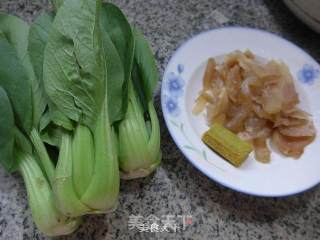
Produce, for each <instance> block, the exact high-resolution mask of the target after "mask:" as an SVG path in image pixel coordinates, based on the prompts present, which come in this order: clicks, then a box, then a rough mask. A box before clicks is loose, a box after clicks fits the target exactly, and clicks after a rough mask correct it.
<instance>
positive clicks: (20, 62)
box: [0, 14, 80, 236]
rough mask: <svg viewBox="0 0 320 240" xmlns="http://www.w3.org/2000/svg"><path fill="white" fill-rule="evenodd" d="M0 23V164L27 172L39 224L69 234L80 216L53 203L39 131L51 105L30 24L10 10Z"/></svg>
mask: <svg viewBox="0 0 320 240" xmlns="http://www.w3.org/2000/svg"><path fill="white" fill-rule="evenodd" d="M0 22H1V23H0V30H1V32H0V51H1V55H0V98H1V99H0V102H1V103H0V112H1V113H2V114H5V115H3V117H0V124H1V126H0V134H1V135H0V139H1V140H0V155H1V156H3V157H4V158H3V159H1V161H0V163H1V164H2V165H3V166H4V167H5V169H6V170H8V171H15V170H18V171H19V173H20V174H21V175H22V176H23V179H24V181H25V185H26V188H27V192H28V198H29V204H30V207H31V210H32V216H33V219H34V221H35V223H36V225H37V227H38V228H39V229H40V230H41V231H43V232H44V233H45V234H46V235H48V236H57V235H64V234H69V233H71V232H73V231H74V230H75V229H76V228H77V227H78V226H79V223H80V219H74V218H67V217H65V216H63V215H62V214H61V213H60V212H59V211H58V209H57V208H56V206H55V204H54V198H53V193H52V189H51V185H52V182H53V174H54V165H53V163H52V161H51V159H50V157H49V155H48V153H47V150H46V148H45V146H44V144H43V142H42V140H41V138H40V136H39V134H38V126H39V125H40V124H39V121H40V117H41V114H42V111H43V109H44V107H45V105H46V103H45V102H44V99H43V98H42V97H41V96H43V95H44V94H43V93H41V91H42V90H41V89H40V88H38V87H37V86H38V84H39V82H38V79H37V78H36V77H35V74H34V71H33V66H32V64H31V61H30V58H29V54H28V51H27V46H28V36H29V35H28V33H29V26H28V25H27V23H25V22H23V21H22V20H20V19H18V18H16V17H13V16H9V15H5V14H0ZM4 141H6V143H5V144H4Z"/></svg>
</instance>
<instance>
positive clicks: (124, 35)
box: [101, 3, 134, 120]
mask: <svg viewBox="0 0 320 240" xmlns="http://www.w3.org/2000/svg"><path fill="white" fill-rule="evenodd" d="M101 26H102V29H103V30H104V31H106V32H107V34H108V36H109V37H110V39H111V41H112V42H113V44H114V46H115V48H116V50H117V51H118V55H119V56H120V59H121V61H122V65H123V70H124V83H123V85H122V107H121V111H122V112H121V113H120V115H119V116H121V117H123V116H124V114H125V112H126V110H127V105H128V81H129V79H130V78H131V69H132V61H133V56H134V38H133V35H132V29H131V26H130V24H129V23H128V21H127V18H126V17H125V15H124V14H123V13H122V11H121V10H120V9H119V8H118V7H117V6H116V5H114V4H112V3H105V4H103V5H102V10H101ZM107 63H108V60H107ZM108 79H109V80H108V83H109V84H110V82H114V81H116V79H113V78H112V76H110V77H108ZM110 92H112V89H111V88H109V89H108V96H109V94H110ZM110 96H111V95H110ZM111 100H112V99H111V98H109V97H108V101H109V102H110V104H113V101H111ZM117 120H119V119H118V118H117Z"/></svg>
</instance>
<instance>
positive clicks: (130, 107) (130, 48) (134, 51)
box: [101, 3, 161, 179]
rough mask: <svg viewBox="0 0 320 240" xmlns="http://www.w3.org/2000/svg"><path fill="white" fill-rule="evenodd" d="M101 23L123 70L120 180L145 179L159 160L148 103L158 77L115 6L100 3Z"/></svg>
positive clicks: (150, 57)
mask: <svg viewBox="0 0 320 240" xmlns="http://www.w3.org/2000/svg"><path fill="white" fill-rule="evenodd" d="M101 22H102V28H103V29H104V30H105V31H106V32H107V34H108V36H110V39H111V41H112V42H113V44H114V46H115V48H116V50H117V51H118V54H119V56H120V59H121V61H122V64H123V69H124V71H125V74H124V81H125V83H124V85H123V96H124V97H123V104H124V107H123V109H125V110H126V111H125V114H124V117H123V119H122V121H120V123H119V124H118V138H119V164H120V169H121V177H122V178H124V179H132V178H138V177H145V176H147V175H149V174H150V173H151V172H153V171H154V170H155V169H156V167H157V166H158V165H159V164H160V161H161V151H160V126H159V120H158V117H157V114H156V111H155V108H154V106H153V103H152V100H153V92H154V90H155V88H156V86H157V81H158V79H159V74H158V71H157V67H156V64H155V60H154V57H153V55H152V52H151V49H150V47H149V45H148V43H147V41H146V40H145V38H144V37H143V35H142V34H141V33H140V32H139V31H138V30H135V29H132V27H131V26H130V24H129V23H128V21H127V19H126V17H125V16H124V14H123V13H122V12H121V10H120V9H119V8H118V7H117V6H115V5H114V4H112V3H106V4H104V5H103V8H102V21H101Z"/></svg>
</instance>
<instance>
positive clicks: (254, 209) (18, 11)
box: [0, 0, 320, 240]
mask: <svg viewBox="0 0 320 240" xmlns="http://www.w3.org/2000/svg"><path fill="white" fill-rule="evenodd" d="M114 2H116V3H117V5H119V6H120V7H121V8H122V9H123V10H124V12H125V13H126V14H127V16H128V19H129V21H130V22H131V23H133V24H135V25H136V26H137V27H139V28H140V29H141V30H142V31H143V32H144V33H145V35H146V37H147V38H148V39H149V40H150V42H151V45H152V48H153V50H154V52H155V56H156V59H157V62H158V67H159V70H160V72H161V74H162V73H163V71H164V68H165V66H166V64H167V63H168V61H169V58H170V56H171V55H172V53H173V52H174V51H175V49H177V47H178V46H179V45H180V44H182V43H183V42H184V41H186V40H187V39H188V38H190V37H191V36H193V35H195V34H197V33H199V32H202V31H205V30H208V29H213V28H217V27H221V26H229V25H233V26H234V25H236V26H248V27H256V28H260V29H265V30H267V31H270V32H273V33H276V34H278V35H280V36H283V37H285V38H287V39H288V40H290V41H292V42H294V43H296V44H298V45H300V46H301V47H302V48H303V49H305V50H306V51H307V52H308V53H309V54H311V55H312V56H313V57H314V58H315V59H316V60H318V61H320V44H319V43H320V35H317V34H316V33H314V32H312V31H311V30H309V29H308V28H307V27H305V25H304V24H302V23H301V22H300V21H299V20H297V19H296V18H295V17H294V16H293V15H292V14H291V13H290V12H289V10H288V9H287V8H286V7H285V5H284V4H283V3H282V1H278V0H265V1H263V0H224V1H223V0H215V1H209V0H197V1H193V0H185V1H183V0H172V1H171V0H166V1H165V0H147V1H146V0H130V1H129V0H118V1H114ZM44 8H48V3H47V1H45V0H16V1H14V0H1V1H0V10H1V11H5V12H9V13H11V14H15V15H18V16H21V17H23V18H24V19H26V20H28V21H31V20H32V19H33V18H34V17H36V16H37V15H38V14H39V11H41V10H42V9H44ZM235 41H236V39H235ZM211 47H215V46H214V45H213V46H211ZM0 54H1V53H0ZM156 105H157V110H158V114H159V118H160V121H161V127H162V128H161V129H162V130H161V136H162V150H163V162H162V164H161V166H160V167H159V168H158V170H157V172H156V173H155V174H154V175H152V176H150V177H148V178H145V179H140V180H134V181H122V183H121V196H120V199H119V207H118V209H117V210H116V211H115V212H114V213H111V214H108V215H101V216H88V217H85V219H84V223H83V225H82V227H81V228H80V229H79V230H78V231H77V232H76V233H75V234H73V235H71V236H68V237H65V238H63V239H68V240H69V239H70V240H71V239H74V240H76V239H86V240H90V239H94V240H96V239H199V240H200V239H218V240H230V239H232V240H233V239H234V240H238V239H239V240H240V239H241V240H242V239H243V240H251V239H252V240H255V239H263V240H269V239H270V240H271V239H273V240H280V239H281V240H289V239H290V240H302V239H307V240H316V239H320V188H319V187H316V188H314V189H312V190H310V191H307V192H305V193H303V194H300V195H298V196H291V197H287V198H279V199H275V198H256V197H251V196H247V195H243V194H240V193H236V192H234V191H231V190H229V189H226V188H224V187H222V186H220V185H219V184H217V183H215V182H213V181H211V180H210V179H208V178H207V177H205V176H204V175H202V174H201V173H200V172H199V171H197V170H196V169H195V168H194V167H193V166H192V165H191V164H190V163H189V162H188V161H187V160H186V159H185V158H184V157H183V155H182V154H181V153H180V152H179V150H178V149H177V148H176V146H175V144H174V143H173V141H172V139H171V137H170V136H169V133H168V131H167V129H166V126H165V124H164V120H163V117H162V113H161V109H160V99H159V94H158V95H157V96H156ZM132 215H134V216H139V215H140V216H142V217H144V218H147V217H148V216H150V215H154V217H155V218H156V217H158V218H162V216H163V215H165V216H166V217H167V218H168V215H174V216H175V217H174V221H175V222H176V223H177V224H178V223H179V224H180V221H181V219H182V218H179V217H176V216H177V215H185V216H186V215H191V216H192V219H191V218H190V217H189V218H188V220H187V221H186V223H187V226H186V227H185V229H184V230H183V229H180V230H179V231H177V232H158V233H150V232H139V230H138V229H137V228H135V229H129V220H130V221H133V216H132ZM0 239H3V240H20V239H46V238H44V237H43V236H42V235H41V234H40V233H39V232H38V231H37V229H36V228H35V226H34V225H33V222H32V218H31V212H30V209H29V207H28V204H27V197H26V191H25V188H24V186H23V181H22V179H21V178H20V177H19V176H18V175H17V174H13V175H8V174H6V173H5V172H4V170H3V169H2V168H1V169H0Z"/></svg>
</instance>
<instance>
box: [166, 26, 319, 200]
mask: <svg viewBox="0 0 320 240" xmlns="http://www.w3.org/2000/svg"><path fill="white" fill-rule="evenodd" d="M223 30H245V31H252V32H259V33H262V34H267V35H269V36H271V37H273V38H276V39H278V40H281V41H285V42H286V43H287V44H289V45H291V46H292V47H294V48H295V49H297V50H298V51H299V52H301V53H302V54H303V55H305V56H306V58H308V59H309V60H310V61H311V62H313V63H316V65H317V66H320V65H319V63H318V62H317V61H316V60H315V59H314V58H313V57H312V56H311V55H310V54H309V53H307V52H306V51H305V50H303V49H302V48H301V47H299V46H298V45H296V44H295V43H293V42H290V41H289V40H288V39H286V38H284V37H282V36H279V35H276V34H275V33H272V32H268V31H265V30H262V29H258V28H251V27H241V26H226V27H220V28H214V29H209V30H206V31H202V32H199V33H197V34H195V35H193V36H191V37H190V38H188V39H187V40H185V41H184V42H183V43H182V44H180V45H179V46H178V47H177V48H176V50H175V51H174V52H173V54H172V55H171V57H170V58H169V61H168V63H167V64H166V67H165V70H164V74H163V76H162V81H161V92H160V99H161V100H160V103H161V109H162V113H163V118H164V121H165V124H166V126H167V129H168V132H169V134H170V136H171V138H172V139H173V141H174V143H175V145H176V147H177V148H178V149H179V150H180V152H181V153H182V154H183V156H184V157H185V158H186V159H187V160H188V161H189V163H191V165H192V166H194V167H195V168H196V169H197V170H198V171H200V172H201V173H202V174H204V175H205V176H206V177H208V178H209V179H210V180H213V181H214V182H216V183H218V184H219V185H221V186H223V187H226V188H229V189H231V190H233V191H235V192H238V193H242V194H247V195H251V196H256V197H267V198H271V197H277V198H285V197H289V196H294V195H297V194H301V193H304V192H307V191H309V190H311V189H313V188H315V187H317V186H319V185H320V178H319V181H318V182H316V183H315V184H313V185H311V186H309V187H307V188H306V189H303V190H297V191H292V192H288V193H285V194H274V193H273V194H272V193H271V194H267V193H265V194H264V193H257V192H251V191H246V190H243V189H238V188H236V187H234V186H232V185H231V184H228V183H225V182H222V181H220V180H218V179H217V178H215V177H214V176H213V175H210V174H209V173H207V172H205V171H203V170H202V169H201V168H200V167H199V165H197V164H195V163H194V162H193V161H192V160H191V159H190V156H189V155H188V154H187V153H186V151H185V150H184V149H182V148H181V147H180V146H179V144H178V141H177V139H176V137H175V135H174V134H173V133H172V130H171V128H170V127H169V119H168V116H167V113H166V112H165V109H164V92H165V89H164V88H165V84H164V82H165V79H166V75H167V74H168V68H169V66H170V65H171V62H172V61H173V59H174V58H175V57H176V55H177V54H178V53H179V52H180V51H181V50H183V48H184V46H185V45H186V44H188V43H190V42H191V41H193V40H194V39H196V38H200V37H202V36H203V35H206V34H209V33H212V32H217V31H223Z"/></svg>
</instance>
